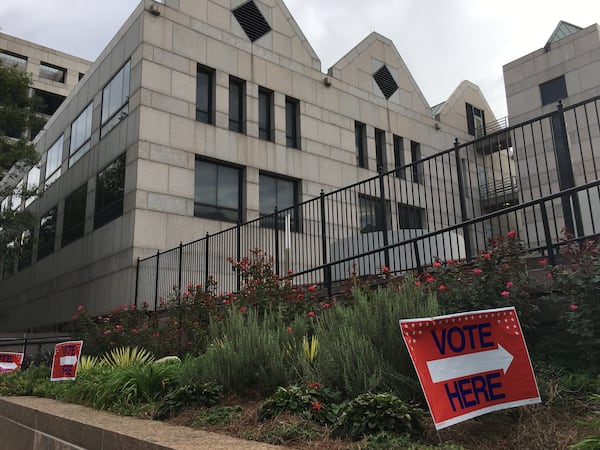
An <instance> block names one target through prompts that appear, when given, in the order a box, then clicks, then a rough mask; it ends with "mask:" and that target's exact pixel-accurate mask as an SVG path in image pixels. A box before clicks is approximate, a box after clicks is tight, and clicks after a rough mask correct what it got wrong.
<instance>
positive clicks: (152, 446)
mask: <svg viewBox="0 0 600 450" xmlns="http://www.w3.org/2000/svg"><path fill="white" fill-rule="evenodd" d="M0 436H2V439H1V440H0V450H4V449H6V450H16V449H32V450H42V449H48V448H52V449H56V450H79V449H81V448H85V449H90V450H95V449H98V450H108V449H111V450H116V449H127V450H138V449H139V450H163V449H175V450H191V449H200V450H202V449H206V450H209V449H210V450H229V449H249V450H269V449H282V447H280V446H273V445H268V444H263V443H260V442H253V441H244V440H242V439H237V438H234V437H230V436H224V435H220V434H216V433H211V432H208V431H203V430H195V429H191V428H186V427H181V426H175V425H169V424H166V423H163V422H158V421H153V420H146V419H139V418H135V417H125V416H118V415H116V414H112V413H109V412H106V411H97V410H94V409H91V408H87V407H85V406H80V405H75V404H71V403H62V402H59V401H56V400H52V399H47V398H37V397H1V398H0Z"/></svg>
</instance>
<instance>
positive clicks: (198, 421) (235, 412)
mask: <svg viewBox="0 0 600 450" xmlns="http://www.w3.org/2000/svg"><path fill="white" fill-rule="evenodd" d="M241 415H242V407H241V406H239V405H236V406H213V407H211V408H208V409H205V410H204V411H201V412H200V413H199V414H198V415H197V416H196V417H194V421H193V423H192V426H194V427H204V426H215V425H217V426H224V425H229V424H231V423H232V422H233V421H235V420H237V419H239V418H240V417H241Z"/></svg>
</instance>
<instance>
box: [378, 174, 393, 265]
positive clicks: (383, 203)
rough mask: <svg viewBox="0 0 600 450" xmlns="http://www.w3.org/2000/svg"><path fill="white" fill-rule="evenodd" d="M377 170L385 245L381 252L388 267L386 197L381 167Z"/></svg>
mask: <svg viewBox="0 0 600 450" xmlns="http://www.w3.org/2000/svg"><path fill="white" fill-rule="evenodd" d="M377 171H378V172H379V200H380V202H379V217H380V218H381V225H382V227H383V229H382V231H383V246H384V247H385V251H384V254H383V260H384V264H385V267H387V268H388V269H389V268H390V249H389V248H387V246H388V245H389V237H388V223H387V210H386V209H387V208H386V207H385V206H386V202H387V200H386V198H385V182H384V180H383V167H378V168H377Z"/></svg>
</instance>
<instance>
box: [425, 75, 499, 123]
mask: <svg viewBox="0 0 600 450" xmlns="http://www.w3.org/2000/svg"><path fill="white" fill-rule="evenodd" d="M466 103H469V104H471V105H473V106H475V107H476V108H479V109H482V110H483V111H484V113H485V119H486V123H487V124H490V125H491V124H493V123H495V122H496V115H495V114H494V112H493V111H492V108H491V107H490V105H489V103H488V101H487V100H486V98H485V96H484V95H483V92H481V89H480V88H479V86H477V85H476V84H475V83H472V82H470V81H468V80H463V81H461V83H460V84H459V85H458V86H457V87H456V89H455V90H454V92H452V94H451V95H450V97H448V100H446V101H445V102H443V103H440V104H439V105H436V107H435V108H436V109H435V112H434V110H433V108H432V114H433V116H434V118H435V119H436V120H438V121H440V122H441V123H444V124H446V125H449V126H451V127H454V128H456V129H459V130H467V125H466V120H467V119H466V106H465V105H466Z"/></svg>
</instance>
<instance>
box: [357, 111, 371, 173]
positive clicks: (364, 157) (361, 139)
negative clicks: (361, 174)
mask: <svg viewBox="0 0 600 450" xmlns="http://www.w3.org/2000/svg"><path fill="white" fill-rule="evenodd" d="M354 144H355V152H356V153H355V154H356V165H357V166H358V167H362V168H363V169H368V168H369V150H368V147H367V125H366V124H364V123H362V122H358V121H354Z"/></svg>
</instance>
